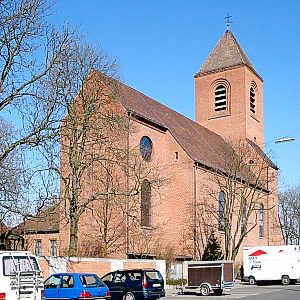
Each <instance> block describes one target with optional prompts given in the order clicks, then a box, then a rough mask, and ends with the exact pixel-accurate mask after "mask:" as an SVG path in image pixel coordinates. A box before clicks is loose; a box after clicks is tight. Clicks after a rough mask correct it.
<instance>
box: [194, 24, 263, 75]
mask: <svg viewBox="0 0 300 300" xmlns="http://www.w3.org/2000/svg"><path fill="white" fill-rule="evenodd" d="M242 65H246V66H248V67H249V68H250V69H251V70H253V71H254V72H255V73H256V74H257V72H256V71H255V69H254V67H253V65H252V64H251V62H250V60H249V58H248V57H247V55H246V54H245V52H244V51H243V49H242V48H241V46H240V45H239V43H238V42H237V40H236V39H235V37H234V36H233V34H232V32H231V31H230V30H229V29H227V30H226V31H225V33H224V35H223V36H222V38H221V39H220V40H219V42H218V44H217V45H216V47H215V48H214V50H213V51H212V52H211V54H210V55H209V57H208V58H207V60H206V61H205V63H204V64H203V66H202V67H201V69H200V71H199V72H198V73H197V74H196V75H195V77H197V76H199V75H203V74H207V73H211V72H216V71H222V70H226V69H230V68H233V67H236V66H242Z"/></svg>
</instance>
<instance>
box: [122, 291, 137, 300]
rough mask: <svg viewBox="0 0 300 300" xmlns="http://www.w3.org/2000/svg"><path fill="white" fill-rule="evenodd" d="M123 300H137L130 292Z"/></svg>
mask: <svg viewBox="0 0 300 300" xmlns="http://www.w3.org/2000/svg"><path fill="white" fill-rule="evenodd" d="M123 300H135V297H134V295H133V294H132V293H130V292H128V293H126V294H125V295H124V297H123Z"/></svg>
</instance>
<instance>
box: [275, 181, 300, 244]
mask: <svg viewBox="0 0 300 300" xmlns="http://www.w3.org/2000/svg"><path fill="white" fill-rule="evenodd" d="M279 218H280V224H281V229H282V234H283V237H284V242H285V244H287V245H288V244H298V245H299V244H300V186H295V187H289V188H288V189H287V190H285V191H284V192H281V193H280V194H279Z"/></svg>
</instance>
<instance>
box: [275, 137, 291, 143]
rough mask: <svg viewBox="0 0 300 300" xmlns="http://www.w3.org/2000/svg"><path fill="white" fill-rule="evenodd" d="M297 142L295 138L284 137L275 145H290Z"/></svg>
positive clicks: (276, 141)
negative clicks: (289, 143)
mask: <svg viewBox="0 0 300 300" xmlns="http://www.w3.org/2000/svg"><path fill="white" fill-rule="evenodd" d="M293 141H295V138H293V137H282V138H280V139H277V140H275V141H274V143H275V144H280V143H288V142H293Z"/></svg>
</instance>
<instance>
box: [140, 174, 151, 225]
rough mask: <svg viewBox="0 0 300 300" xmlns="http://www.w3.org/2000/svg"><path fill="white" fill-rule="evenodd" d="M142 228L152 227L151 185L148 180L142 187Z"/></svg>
mask: <svg viewBox="0 0 300 300" xmlns="http://www.w3.org/2000/svg"><path fill="white" fill-rule="evenodd" d="M141 226H145V227H151V185H150V182H149V181H148V180H146V179H145V180H144V181H143V183H142V186H141Z"/></svg>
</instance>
